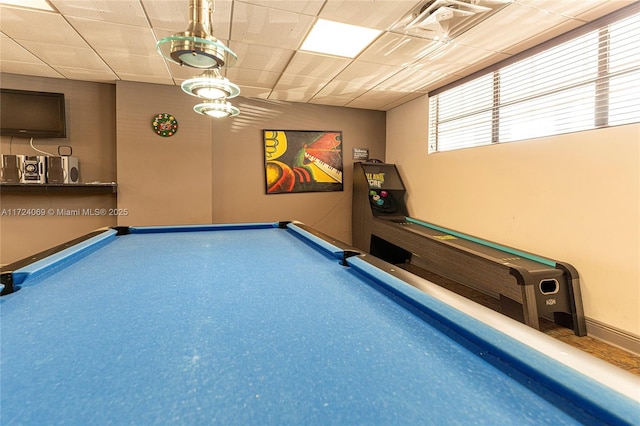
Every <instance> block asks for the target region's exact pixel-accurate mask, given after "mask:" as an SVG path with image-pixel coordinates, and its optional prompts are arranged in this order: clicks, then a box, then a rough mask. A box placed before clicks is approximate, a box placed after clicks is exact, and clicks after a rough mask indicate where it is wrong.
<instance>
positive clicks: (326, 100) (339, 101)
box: [309, 94, 353, 106]
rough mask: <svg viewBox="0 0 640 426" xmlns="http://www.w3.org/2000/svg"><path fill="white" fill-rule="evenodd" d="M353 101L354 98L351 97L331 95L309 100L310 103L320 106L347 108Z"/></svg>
mask: <svg viewBox="0 0 640 426" xmlns="http://www.w3.org/2000/svg"><path fill="white" fill-rule="evenodd" d="M352 100H353V98H351V97H345V96H331V95H326V96H325V95H319V94H316V95H315V96H314V97H313V98H311V99H310V100H309V103H311V104H318V105H333V106H345V105H346V104H348V103H349V102H351V101H352Z"/></svg>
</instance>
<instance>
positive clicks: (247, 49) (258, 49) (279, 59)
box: [229, 41, 295, 72]
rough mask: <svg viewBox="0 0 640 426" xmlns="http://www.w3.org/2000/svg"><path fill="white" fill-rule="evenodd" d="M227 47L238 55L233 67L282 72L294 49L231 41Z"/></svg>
mask: <svg viewBox="0 0 640 426" xmlns="http://www.w3.org/2000/svg"><path fill="white" fill-rule="evenodd" d="M229 47H230V48H231V50H233V52H234V53H235V54H236V55H237V56H238V62H237V63H236V65H235V67H238V68H250V69H254V70H270V71H273V72H282V71H283V70H284V69H285V67H286V66H287V64H288V63H289V61H290V60H291V58H292V56H293V54H294V52H295V51H294V50H289V49H280V48H277V47H268V46H257V45H254V44H248V43H242V42H238V41H231V42H230V44H229Z"/></svg>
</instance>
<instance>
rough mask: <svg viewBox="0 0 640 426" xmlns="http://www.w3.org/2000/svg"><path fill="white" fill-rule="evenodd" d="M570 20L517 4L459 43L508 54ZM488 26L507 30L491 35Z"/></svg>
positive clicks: (456, 40) (470, 33) (464, 35)
mask: <svg viewBox="0 0 640 426" xmlns="http://www.w3.org/2000/svg"><path fill="white" fill-rule="evenodd" d="M568 3H572V2H568ZM568 20H569V19H568V18H566V17H563V16H560V15H556V14H553V13H548V12H545V11H542V10H539V9H532V8H530V7H528V6H525V5H521V4H518V3H513V4H511V5H509V6H508V7H507V8H504V9H502V10H500V11H498V12H496V13H495V14H494V15H492V16H490V17H489V18H487V19H486V20H485V21H484V25H481V26H476V27H474V28H471V29H469V30H467V31H466V32H465V33H463V34H461V35H460V36H459V37H457V38H456V39H455V43H456V44H459V45H465V46H472V47H476V48H481V49H484V50H493V51H496V52H500V51H508V50H509V49H510V48H511V47H513V46H514V45H517V44H518V43H519V42H521V41H522V40H527V39H529V38H532V37H535V36H536V35H537V34H540V33H543V32H545V31H547V30H549V29H551V28H553V27H555V26H557V25H560V24H562V23H564V22H567V21H568ZM485 25H487V26H490V27H494V28H502V29H503V31H494V32H488V31H487V30H486V27H485Z"/></svg>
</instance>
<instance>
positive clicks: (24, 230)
mask: <svg viewBox="0 0 640 426" xmlns="http://www.w3.org/2000/svg"><path fill="white" fill-rule="evenodd" d="M0 83H1V86H2V87H3V88H11V89H24V90H35V91H45V92H61V93H64V94H65V103H66V105H65V106H66V115H67V137H66V138H64V139H37V140H34V145H35V146H36V148H39V149H41V150H43V151H46V152H50V153H52V154H57V149H58V146H59V145H70V146H71V147H72V148H73V155H74V156H76V157H78V158H79V161H80V178H81V180H82V182H93V181H100V182H114V181H116V167H115V162H116V151H115V134H116V133H115V88H114V86H113V85H110V84H99V83H88V82H79V81H71V80H62V79H49V78H40V77H27V76H18V75H12V74H2V76H1V79H0ZM0 153H2V154H30V155H38V153H37V152H35V151H34V150H33V149H32V148H31V147H30V146H29V140H28V139H24V138H11V137H8V136H3V137H2V138H1V144H0ZM115 206H116V197H115V196H113V195H98V196H96V195H50V194H40V195H24V194H19V195H8V194H2V196H1V197H0V210H2V209H5V213H6V211H7V210H13V209H41V208H44V209H46V210H48V209H50V208H53V209H55V210H56V211H57V210H58V209H69V210H75V209H91V210H93V209H101V208H105V209H113V208H115ZM115 223H116V219H115V217H108V216H104V217H102V216H81V217H78V216H73V217H70V216H60V215H57V214H54V215H46V216H45V217H42V216H39V217H32V216H12V215H7V214H5V215H1V216H0V263H1V264H6V263H11V262H14V261H16V260H19V259H22V258H24V257H27V256H30V255H32V254H35V253H38V252H40V251H42V250H45V249H48V248H51V247H53V246H55V245H58V244H62V243H64V242H66V241H69V240H71V239H74V238H76V237H79V236H81V235H84V234H86V233H88V232H91V231H93V230H95V229H98V228H101V227H105V226H112V225H115Z"/></svg>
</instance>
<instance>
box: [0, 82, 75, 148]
mask: <svg viewBox="0 0 640 426" xmlns="http://www.w3.org/2000/svg"><path fill="white" fill-rule="evenodd" d="M0 135H2V136H18V137H23V138H65V137H67V126H66V119H65V110H64V93H47V92H32V91H28V90H14V89H0Z"/></svg>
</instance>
